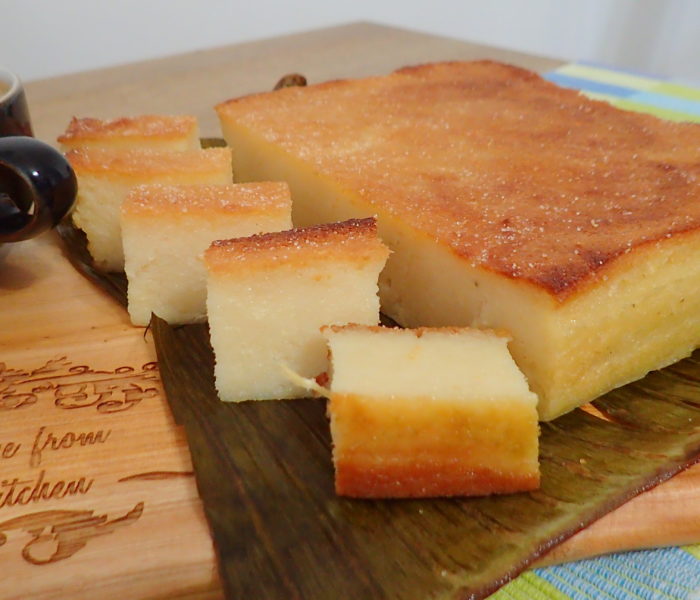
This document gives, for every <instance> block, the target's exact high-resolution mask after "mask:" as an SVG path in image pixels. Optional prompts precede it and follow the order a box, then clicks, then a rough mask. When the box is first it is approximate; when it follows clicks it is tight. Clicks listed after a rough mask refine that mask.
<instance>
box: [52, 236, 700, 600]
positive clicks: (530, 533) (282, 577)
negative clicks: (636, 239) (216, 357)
mask: <svg viewBox="0 0 700 600" xmlns="http://www.w3.org/2000/svg"><path fill="white" fill-rule="evenodd" d="M59 233H60V234H61V236H62V237H63V238H64V240H65V241H66V246H67V254H68V257H69V258H70V259H71V261H72V262H73V263H74V264H75V265H76V266H77V267H78V268H79V269H80V270H81V271H82V272H83V273H85V274H86V275H87V276H88V277H90V278H91V279H92V280H94V281H95V282H96V283H98V284H99V285H100V286H102V287H104V288H105V289H107V290H108V291H110V292H111V293H112V294H114V295H115V297H117V298H118V299H119V300H120V301H121V302H122V303H125V302H126V281H125V278H124V276H123V275H121V274H117V275H115V274H102V273H100V272H99V271H96V270H95V269H94V268H93V267H92V264H91V260H90V257H89V254H87V252H86V250H85V241H84V236H82V234H81V233H80V232H77V231H76V230H75V229H74V228H73V227H72V226H71V225H70V224H64V225H62V226H61V227H60V228H59ZM151 326H152V331H153V335H154V338H155V344H156V349H157V352H158V360H159V365H160V372H161V376H162V379H163V384H164V387H165V392H166V395H167V398H168V401H169V403H170V406H171V408H172V411H173V413H174V416H175V419H176V421H177V422H178V423H179V424H181V425H183V426H184V427H185V429H186V433H187V439H188V442H189V445H190V450H191V454H192V460H193V463H194V467H195V473H196V478H197V484H198V487H199V492H200V495H201V497H202V500H203V503H204V508H205V511H206V515H207V519H208V521H209V524H210V527H211V531H212V535H213V538H214V541H215V546H216V550H217V555H218V562H219V572H220V575H221V579H222V583H223V586H224V589H225V592H226V594H227V597H230V598H246V599H248V598H287V599H290V598H298V599H303V600H313V599H324V600H325V599H329V598H333V599H341V598H349V599H350V598H351V599H363V600H369V599H374V598H377V599H379V598H401V599H415V600H426V599H428V598H459V599H478V598H484V597H486V596H488V595H489V594H490V593H492V592H494V591H495V590H496V589H498V588H499V587H500V586H501V585H503V584H504V583H506V582H507V581H508V580H510V579H512V578H513V577H515V576H516V575H518V574H519V573H520V572H521V571H523V570H524V569H526V568H527V567H528V565H530V564H532V563H533V562H534V561H535V560H536V559H537V558H539V557H540V556H542V555H543V554H544V553H546V552H547V551H548V550H549V549H551V548H552V547H553V546H555V545H556V544H558V543H560V542H562V541H563V540H565V539H566V538H568V537H569V536H571V535H572V534H574V533H575V532H577V531H578V530H580V529H582V528H584V527H586V526H587V525H589V524H590V523H591V522H593V521H595V520H596V519H598V518H600V517H601V516H603V515H604V514H605V513H607V512H609V511H611V510H612V509H614V508H616V507H617V506H619V505H621V504H622V503H623V502H625V501H626V500H628V499H630V498H632V497H633V496H635V495H636V494H638V493H640V492H641V491H644V490H646V489H649V488H651V487H653V486H654V485H656V484H658V483H660V482H662V481H664V480H665V479H667V478H669V477H671V476H672V475H674V474H675V473H677V472H678V471H680V470H682V469H684V468H686V467H688V466H689V465H691V464H692V463H694V462H696V461H697V460H698V459H699V458H700V352H696V353H695V354H694V355H693V357H691V358H689V359H686V360H684V361H682V362H680V363H677V364H676V365H673V366H671V367H668V368H666V369H664V370H662V371H657V372H654V373H651V374H649V375H648V376H647V377H646V378H644V379H643V380H641V381H639V382H636V383H633V384H630V385H627V386H625V387H623V388H621V389H619V390H616V391H613V392H611V393H609V394H607V395H606V396H604V397H602V398H600V399H599V400H597V401H596V402H595V406H596V407H597V408H598V410H600V411H601V412H602V413H603V414H604V415H606V416H607V417H608V418H609V419H610V420H609V421H606V420H603V419H600V418H597V417H594V416H592V415H590V414H588V413H586V412H584V411H582V410H575V411H573V412H571V413H569V414H567V415H564V416H562V417H560V418H559V419H557V420H555V421H553V422H551V423H545V424H542V435H541V438H540V448H541V450H540V460H541V468H542V487H541V489H540V490H538V491H536V492H533V493H521V494H513V495H509V496H491V497H485V498H467V499H443V500H383V501H376V500H350V499H343V498H338V497H336V496H335V493H334V489H333V466H332V461H331V441H330V434H329V428H328V424H327V419H326V415H325V401H324V400H322V399H302V400H292V401H272V402H246V403H241V404H224V403H222V402H220V401H219V400H218V397H217V395H216V391H215V389H214V379H213V354H212V350H211V347H210V345H209V337H208V331H207V327H206V325H188V326H184V327H170V326H168V325H167V324H166V323H165V322H164V321H161V320H160V319H158V318H156V317H154V318H153V321H152V323H151ZM183 551H186V549H183Z"/></svg>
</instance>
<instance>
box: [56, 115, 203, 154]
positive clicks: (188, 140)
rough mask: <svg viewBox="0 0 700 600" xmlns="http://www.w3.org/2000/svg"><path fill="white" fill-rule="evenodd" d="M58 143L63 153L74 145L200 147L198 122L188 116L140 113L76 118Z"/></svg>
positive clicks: (139, 147) (172, 148)
mask: <svg viewBox="0 0 700 600" xmlns="http://www.w3.org/2000/svg"><path fill="white" fill-rule="evenodd" d="M58 143H59V145H60V146H61V148H62V150H63V151H64V152H67V151H68V150H72V149H74V148H105V149H112V150H120V149H121V150H128V149H143V150H166V151H183V150H198V149H199V147H200V144H199V125H198V124H197V119H196V118H195V117H193V116H189V115H173V116H171V115H141V116H137V117H122V118H119V119H109V120H102V119H93V118H82V119H78V118H75V117H73V118H72V119H71V121H70V123H69V124H68V127H67V129H66V131H65V132H64V133H63V134H62V135H60V136H59V138H58Z"/></svg>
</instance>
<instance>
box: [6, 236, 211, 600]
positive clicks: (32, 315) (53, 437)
mask: <svg viewBox="0 0 700 600" xmlns="http://www.w3.org/2000/svg"><path fill="white" fill-rule="evenodd" d="M0 253H1V254H0V315H1V317H0V319H2V330H1V332H0V573H1V575H0V598H18V599H20V598H21V599H26V598H81V597H88V596H89V597H93V598H94V597H99V598H159V597H163V598H174V597H180V596H187V595H188V594H195V595H196V597H208V596H211V597H218V596H219V595H220V592H219V586H218V579H217V576H216V570H215V565H214V554H213V549H212V545H211V541H210V538H209V536H208V531H207V526H206V523H205V521H204V519H203V516H202V510H201V506H200V504H199V502H198V496H197V491H196V487H195V485H194V483H193V478H192V467H191V464H190V460H189V454H188V451H187V448H186V443H185V441H184V438H183V435H182V432H181V431H180V429H179V428H176V427H175V426H174V425H173V421H172V418H171V415H170V413H169V411H168V409H167V405H166V403H165V402H164V400H163V396H162V391H161V384H160V380H159V376H158V369H157V365H156V363H155V362H154V358H153V357H154V353H153V348H152V344H151V342H150V340H149V338H148V336H147V335H146V336H144V330H143V329H135V328H132V327H131V326H130V325H129V323H128V320H127V318H126V315H125V313H124V310H123V309H122V307H121V306H119V305H118V304H117V303H116V302H115V301H114V300H113V299H112V298H111V297H109V296H107V295H106V294H105V293H103V292H102V291H101V290H99V289H98V288H96V287H95V286H93V285H92V284H91V283H90V282H88V281H87V280H86V279H84V278H83V277H82V276H81V275H80V274H79V273H78V272H77V271H75V270H74V269H73V268H72V267H71V266H70V264H69V263H68V261H67V260H66V259H65V257H64V256H63V255H62V252H61V250H60V246H59V244H58V239H57V237H56V236H55V234H48V235H45V236H43V237H42V238H40V239H39V240H36V241H31V242H27V243H22V244H16V245H12V246H9V245H8V246H3V247H0Z"/></svg>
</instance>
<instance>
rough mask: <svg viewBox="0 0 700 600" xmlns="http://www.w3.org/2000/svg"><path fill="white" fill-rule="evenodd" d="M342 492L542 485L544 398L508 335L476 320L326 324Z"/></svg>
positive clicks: (419, 492) (495, 490)
mask: <svg viewBox="0 0 700 600" xmlns="http://www.w3.org/2000/svg"><path fill="white" fill-rule="evenodd" d="M322 332H323V335H324V336H325V338H326V339H327V341H328V347H329V349H330V356H331V372H330V399H329V407H328V414H329V416H330V421H331V437H332V440H333V463H334V465H335V486H336V492H337V493H338V494H339V495H342V496H352V497H359V498H404V497H435V496H474V495H484V494H500V493H511V492H518V491H525V490H533V489H536V488H537V487H539V480H540V477H539V464H538V434H539V429H538V417H537V396H535V394H533V393H532V392H531V391H530V390H529V388H528V385H527V381H526V380H525V377H524V376H523V374H522V373H521V372H520V371H519V370H518V368H517V366H516V365H515V362H514V361H513V359H512V358H511V355H510V353H509V352H508V347H507V344H508V341H509V337H508V336H507V335H506V334H504V333H500V332H494V331H486V330H478V329H469V328H420V329H399V328H395V329H392V328H387V327H368V326H361V325H355V324H350V325H347V326H343V327H337V326H331V327H324V328H323V329H322Z"/></svg>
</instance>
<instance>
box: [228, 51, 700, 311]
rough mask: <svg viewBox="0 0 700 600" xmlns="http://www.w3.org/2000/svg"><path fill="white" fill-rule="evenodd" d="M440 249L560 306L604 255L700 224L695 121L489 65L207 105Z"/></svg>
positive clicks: (421, 69)
mask: <svg viewBox="0 0 700 600" xmlns="http://www.w3.org/2000/svg"><path fill="white" fill-rule="evenodd" d="M217 111H218V113H219V116H220V118H221V120H222V122H223V123H235V124H236V126H240V127H242V128H244V129H247V130H249V131H253V132H255V133H256V135H260V136H262V137H263V138H264V139H265V140H267V141H268V142H271V143H274V144H278V145H279V146H281V147H282V148H284V149H285V150H286V151H288V152H289V154H292V155H294V156H297V157H299V158H301V159H302V160H304V161H306V162H307V163H308V164H310V165H311V166H312V168H313V169H314V170H315V171H316V172H318V173H319V174H320V175H321V176H325V177H330V178H332V179H334V180H336V181H338V182H339V184H340V185H341V186H343V187H345V188H347V189H350V190H353V191H354V192H355V193H356V194H358V195H359V196H360V197H362V198H364V199H365V200H366V201H367V202H368V203H369V204H370V205H372V206H373V208H374V209H375V210H376V211H377V212H378V213H379V214H380V219H381V214H382V213H390V214H392V215H394V216H395V217H398V218H399V219H401V220H402V221H403V222H405V223H407V224H408V225H409V226H411V227H413V228H414V229H416V230H418V231H422V232H424V233H425V234H427V235H429V236H430V237H432V238H434V239H435V240H436V241H438V243H441V244H444V245H447V246H449V247H450V248H451V249H452V251H453V252H454V253H456V254H457V255H458V256H460V257H462V258H464V259H465V260H467V261H469V263H471V264H473V265H475V266H480V267H484V268H486V269H489V270H492V271H495V272H497V273H499V274H502V275H505V276H507V277H510V278H515V279H521V280H524V281H528V282H530V283H533V284H535V285H536V286H538V287H539V288H541V289H543V290H545V291H546V292H548V293H549V294H550V295H551V296H553V297H554V298H556V299H558V300H560V301H563V300H565V299H566V298H567V297H569V296H571V295H572V294H573V292H575V291H577V290H579V289H581V288H582V287H583V286H584V285H585V284H587V283H589V282H591V281H595V280H596V278H597V277H598V276H600V275H601V274H602V273H603V272H604V269H605V268H606V267H607V266H609V265H611V264H612V263H613V262H614V259H616V258H617V257H620V256H622V255H624V254H626V253H629V252H630V251H633V250H635V249H638V248H641V247H642V246H644V245H647V244H649V243H651V242H655V241H659V240H663V239H666V238H675V237H677V236H681V235H682V234H684V233H689V232H697V231H698V229H699V228H700V125H696V124H688V123H671V122H666V121H662V120H660V119H657V118H655V117H653V116H650V115H643V114H639V113H633V112H627V111H623V110H620V109H616V108H614V107H612V106H610V105H609V104H607V103H604V102H598V101H595V100H590V99H588V98H586V97H584V96H582V95H580V94H579V93H578V92H576V91H573V90H567V89H563V88H560V87H557V86H555V85H554V84H551V83H549V82H547V81H545V80H544V79H542V78H541V77H540V76H538V75H537V74H535V73H532V72H530V71H527V70H524V69H520V68H517V67H514V66H510V65H505V64H500V63H496V62H491V61H478V62H466V63H465V62H447V63H435V64H427V65H422V66H416V67H408V68H404V69H401V70H399V71H397V72H395V73H393V74H391V75H388V76H385V77H370V78H366V79H359V80H343V81H331V82H327V83H323V84H319V85H313V86H309V87H304V88H301V87H290V88H284V89H281V90H278V91H275V92H271V93H266V94H257V95H252V96H246V97H243V98H239V99H234V100H230V101H228V102H225V103H222V104H220V105H218V106H217Z"/></svg>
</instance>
